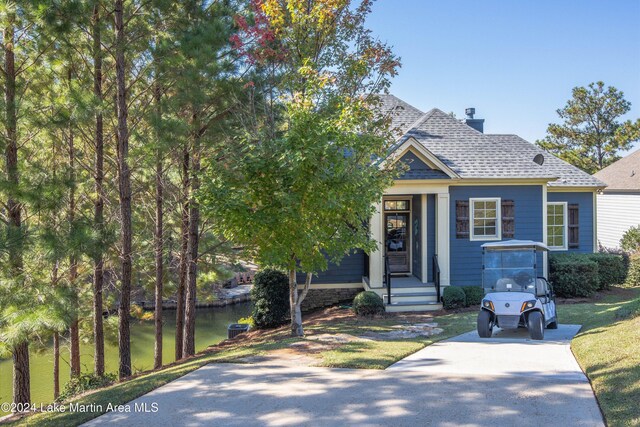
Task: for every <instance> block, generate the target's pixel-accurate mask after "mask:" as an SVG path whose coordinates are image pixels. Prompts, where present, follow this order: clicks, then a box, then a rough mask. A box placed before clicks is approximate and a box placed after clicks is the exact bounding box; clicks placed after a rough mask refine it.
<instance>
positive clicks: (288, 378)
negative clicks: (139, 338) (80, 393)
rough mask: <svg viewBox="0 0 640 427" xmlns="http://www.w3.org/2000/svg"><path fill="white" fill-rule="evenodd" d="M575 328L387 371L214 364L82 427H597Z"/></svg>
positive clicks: (438, 354) (475, 346) (452, 345)
mask: <svg viewBox="0 0 640 427" xmlns="http://www.w3.org/2000/svg"><path fill="white" fill-rule="evenodd" d="M578 329H579V328H578V327H574V328H573V329H570V328H568V327H563V328H561V329H560V330H558V332H556V333H553V334H548V337H547V338H548V339H547V340H545V341H544V342H542V343H540V342H532V341H526V338H523V337H518V336H515V337H514V336H507V335H504V337H503V338H496V339H492V340H489V341H485V340H483V341H482V342H478V340H477V339H475V338H474V337H473V334H464V335H461V336H459V337H456V338H454V339H452V340H448V341H445V342H443V343H440V344H434V345H432V346H430V347H427V348H426V349H424V350H422V351H420V352H418V353H416V354H414V355H412V356H410V357H409V358H407V359H404V360H403V361H400V362H398V363H397V364H395V365H393V366H392V367H390V368H389V369H387V370H385V371H374V370H354V369H327V368H312V367H291V366H277V365H273V364H271V365H266V364H254V365H248V364H212V365H208V366H205V367H203V368H201V369H198V370H197V371H194V372H192V373H190V374H188V375H186V376H184V377H182V378H180V379H178V380H176V381H173V382H172V383H170V384H167V385H165V386H163V387H160V388H159V389H157V390H155V391H153V392H151V393H149V394H147V395H145V396H142V397H141V398H139V399H136V400H134V401H133V402H131V403H130V409H131V410H132V411H133V412H131V413H123V414H120V413H113V412H112V413H109V414H106V415H103V416H101V417H99V418H97V419H95V420H93V421H92V422H91V423H89V424H88V425H118V426H120V425H124V426H154V427H159V426H175V425H180V426H204V425H213V426H236V425H237V426H343V425H358V426H411V427H416V426H428V425H433V426H458V425H465V426H505V425H518V426H540V425H566V426H569V425H570V426H602V425H603V422H602V418H601V415H600V411H599V408H598V405H597V403H596V400H595V398H594V396H593V392H592V391H591V387H590V386H589V383H588V382H587V381H586V379H585V378H584V376H582V377H580V376H579V375H578V374H579V373H580V374H581V372H578V371H579V368H578V367H577V364H576V363H575V360H573V356H572V355H571V353H570V351H569V350H568V342H569V340H570V336H573V334H574V333H575V332H577V330H578ZM548 332H551V331H548ZM527 349H528V350H529V351H527ZM462 352H464V353H465V354H461V353H462ZM482 366H485V367H486V369H484V370H483V369H481V368H482ZM501 366H502V368H503V369H501ZM144 404H146V408H148V409H149V410H150V412H147V413H141V412H135V409H136V405H137V406H138V409H140V408H143V407H144V406H145V405H144ZM154 405H155V406H154ZM154 407H157V412H153V408H154Z"/></svg>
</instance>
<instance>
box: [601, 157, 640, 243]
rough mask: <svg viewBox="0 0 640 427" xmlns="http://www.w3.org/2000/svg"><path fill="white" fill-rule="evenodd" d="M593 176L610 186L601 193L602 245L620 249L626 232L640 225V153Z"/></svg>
mask: <svg viewBox="0 0 640 427" xmlns="http://www.w3.org/2000/svg"><path fill="white" fill-rule="evenodd" d="M593 176H594V177H596V178H598V179H599V180H600V181H603V182H604V183H605V184H607V188H606V189H605V190H604V191H603V192H601V193H600V194H598V243H599V245H600V246H602V247H604V248H618V247H619V246H620V239H621V238H622V235H623V234H624V232H625V231H627V230H628V229H629V228H630V227H632V226H634V227H637V226H638V225H640V150H636V151H635V152H633V153H631V154H629V155H628V156H626V157H624V158H622V159H620V160H618V161H617V162H615V163H612V164H610V165H609V166H607V167H606V168H604V169H602V170H601V171H600V172H597V173H596V174H594V175H593Z"/></svg>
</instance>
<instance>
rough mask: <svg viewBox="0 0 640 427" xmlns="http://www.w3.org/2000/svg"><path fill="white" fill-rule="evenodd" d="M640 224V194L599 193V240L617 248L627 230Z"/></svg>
mask: <svg viewBox="0 0 640 427" xmlns="http://www.w3.org/2000/svg"><path fill="white" fill-rule="evenodd" d="M638 225H640V194H599V195H598V242H599V244H600V245H601V246H604V247H605V248H617V247H619V246H620V239H621V238H622V235H623V234H624V232H625V231H627V230H628V229H629V227H631V226H638Z"/></svg>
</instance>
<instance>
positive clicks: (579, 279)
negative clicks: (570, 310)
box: [549, 254, 600, 298]
mask: <svg viewBox="0 0 640 427" xmlns="http://www.w3.org/2000/svg"><path fill="white" fill-rule="evenodd" d="M549 281H550V282H551V283H552V284H553V289H554V291H555V292H556V294H557V295H558V296H561V297H564V298H572V297H590V296H592V295H593V294H594V293H595V292H596V291H597V290H598V288H599V287H600V278H599V276H598V263H596V262H595V261H593V260H591V259H590V258H589V256H588V255H587V256H576V255H573V254H570V255H568V254H553V255H552V256H550V257H549Z"/></svg>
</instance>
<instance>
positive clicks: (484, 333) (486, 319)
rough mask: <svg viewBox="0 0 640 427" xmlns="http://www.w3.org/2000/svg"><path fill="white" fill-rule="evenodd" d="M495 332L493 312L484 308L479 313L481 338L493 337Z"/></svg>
mask: <svg viewBox="0 0 640 427" xmlns="http://www.w3.org/2000/svg"><path fill="white" fill-rule="evenodd" d="M492 333H493V322H492V321H491V313H489V312H488V311H487V310H482V311H480V313H478V335H479V336H480V338H491V334H492Z"/></svg>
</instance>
